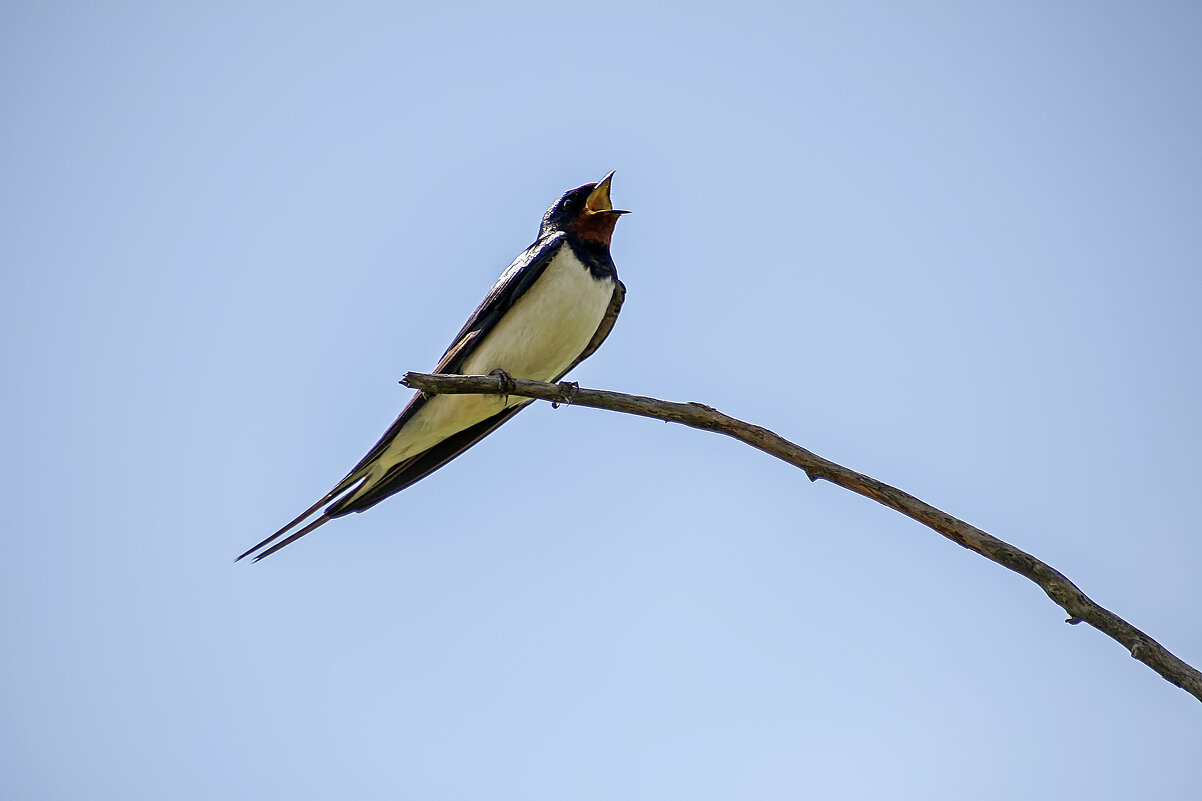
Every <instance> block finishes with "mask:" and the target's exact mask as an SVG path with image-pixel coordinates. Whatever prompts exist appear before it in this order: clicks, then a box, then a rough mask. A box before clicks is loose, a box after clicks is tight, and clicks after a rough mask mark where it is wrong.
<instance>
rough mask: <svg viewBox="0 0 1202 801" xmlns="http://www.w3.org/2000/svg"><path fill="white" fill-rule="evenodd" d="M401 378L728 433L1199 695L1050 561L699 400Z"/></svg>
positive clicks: (1195, 684)
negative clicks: (953, 547) (1041, 601)
mask: <svg viewBox="0 0 1202 801" xmlns="http://www.w3.org/2000/svg"><path fill="white" fill-rule="evenodd" d="M401 383H402V384H405V385H406V386H409V387H413V388H414V389H419V390H421V391H422V392H426V393H429V394H484V395H488V394H509V395H517V396H520V397H523V398H536V399H540V400H545V401H551V402H552V403H555V404H561V403H562V404H573V405H576V406H589V407H592V408H595V409H608V410H610V411H615V412H624V413H626V414H635V415H639V416H641V417H651V418H654V419H656V420H664V421H667V422H672V423H680V424H682V425H686V426H689V427H691V428H699V429H703V430H705V431H715V432H717V433H719V434H725V435H726V436H729V437H733V438H735V439H737V440H739V441H741V442H745V443H747V444H748V445H750V446H752V447H753V448H758V449H759V450H761V451H763V452H764V453H768V454H771V455H772V456H775V457H777V458H778V459H782V460H784V461H786V462H788V463H789V464H791V465H794V466H796V467H800V468H801V469H802V470H804V471H805V473H806V475H807V476H809V478H810V480H811V481H817V480H818V479H823V480H825V481H829V482H831V483H832V484H837V485H838V486H840V487H843V488H844V489H848V490H851V491H852V492H856V493H859V494H860V495H864V496H866V497H868V498H872V499H873V500H874V501H877V502H878V503H881V504H884V505H885V506H888V507H889V508H890V509H895V510H897V511H898V512H901V513H902V514H904V515H906V516H907V517H911V518H913V519H915V520H917V521H918V522H920V523H922V524H923V525H925V526H928V527H930V528H932V529H934V530H935V531H937V532H939V533H940V534H942V535H943V536H945V537H947V538H948V539H950V540H951V541H952V542H954V543H956V544H957V545H962V546H964V547H965V548H968V549H969V550H971V551H976V552H977V553H979V554H980V555H981V556H984V557H985V558H986V559H989V560H991V561H994V562H997V563H998V564H999V565H1002V566H1003V567H1007V568H1009V569H1011V570H1013V571H1014V572H1015V573H1018V574H1019V575H1021V576H1025V577H1026V578H1028V579H1030V580H1031V581H1033V582H1035V583H1036V584H1038V585H1039V587H1040V588H1041V589H1042V590H1043V591H1044V592H1045V593H1047V595H1048V597H1049V598H1051V599H1052V600H1053V601H1055V602H1056V603H1057V604H1059V605H1060V606H1061V607H1062V608H1063V609H1064V610H1065V611H1066V612H1068V615H1069V617H1068V621H1067V622H1068V623H1073V624H1076V623H1081V622H1085V623H1088V624H1089V625H1091V626H1093V627H1094V628H1096V629H1097V630H1098V631H1100V632H1102V633H1103V634H1105V635H1107V636H1109V637H1111V638H1113V639H1115V640H1117V641H1118V642H1119V643H1121V644H1122V645H1123V647H1124V648H1126V649H1127V650H1128V651H1129V652H1130V654H1131V656H1133V657H1134V658H1135V659H1138V660H1139V661H1140V662H1143V663H1144V664H1146V665H1147V666H1148V667H1150V668H1152V669H1153V670H1155V671H1156V672H1157V673H1159V674H1160V675H1161V676H1162V677H1163V678H1164V679H1165V680H1166V681H1168V682H1170V683H1172V684H1175V685H1176V686H1178V687H1180V688H1182V689H1183V690H1185V691H1186V692H1188V693H1189V694H1190V695H1193V696H1194V697H1195V698H1197V699H1199V700H1202V673H1200V672H1199V671H1198V670H1196V669H1195V668H1193V667H1192V666H1190V665H1189V664H1187V663H1186V662H1184V661H1182V660H1181V659H1179V658H1177V657H1176V656H1174V655H1173V654H1172V653H1170V652H1169V651H1168V650H1167V649H1166V648H1165V647H1164V646H1162V645H1161V644H1160V643H1158V642H1156V640H1154V639H1152V638H1151V637H1149V636H1148V635H1147V634H1144V633H1143V632H1142V631H1140V630H1139V629H1137V628H1135V626H1132V625H1131V624H1130V623H1128V622H1127V621H1125V620H1123V619H1122V618H1121V617H1119V616H1118V615H1116V614H1114V613H1113V612H1111V611H1109V610H1108V609H1105V608H1103V607H1101V606H1099V605H1098V604H1096V603H1094V601H1092V600H1091V599H1090V598H1089V596H1087V595H1086V594H1085V593H1083V592H1082V591H1081V590H1080V589H1079V588H1078V587H1077V585H1075V584H1073V582H1071V581H1069V580H1068V578H1067V577H1065V576H1064V575H1063V574H1062V573H1060V572H1059V571H1057V570H1055V569H1054V568H1052V567H1051V566H1050V565H1048V564H1046V563H1044V562H1041V561H1040V560H1038V559H1036V558H1035V557H1034V556H1032V555H1031V554H1029V553H1026V552H1025V551H1023V550H1021V549H1019V548H1016V547H1014V546H1013V545H1010V544H1009V543H1007V542H1003V541H1002V540H999V539H998V538H997V537H994V536H992V535H990V534H987V533H986V532H984V531H982V530H981V529H979V528H977V527H976V526H972V525H969V524H968V523H965V522H964V521H963V520H959V519H957V518H955V517H952V516H951V515H949V514H948V513H946V512H943V511H941V510H939V509H936V508H935V507H934V506H931V505H930V504H928V503H926V502H925V501H922V500H919V499H918V498H915V497H914V496H913V495H910V494H909V493H906V492H902V491H901V490H899V489H897V488H896V487H892V486H890V485H888V484H886V483H884V482H883V481H877V480H876V479H875V478H872V477H871V476H866V475H864V474H863V473H857V472H856V471H855V470H851V469H849V468H846V467H843V466H842V465H839V464H836V463H834V462H832V461H829V460H827V459H824V458H822V457H821V456H818V455H817V454H814V453H811V452H810V451H807V450H806V449H805V448H802V447H800V446H798V445H795V444H793V443H792V442H789V441H788V440H786V439H784V438H783V437H780V436H778V435H777V434H774V433H773V432H771V431H769V430H768V429H766V428H763V427H761V426H757V425H752V424H751V423H745V422H743V421H742V420H736V419H735V418H733V417H730V416H728V415H725V414H723V413H722V412H719V411H717V410H716V409H712V408H710V407H709V406H705V405H703V404H700V403H675V402H672V401H664V400H658V399H656V398H648V397H644V396H641V395H625V394H622V393H619V392H609V391H606V390H597V389H584V388H583V387H577V386H576V385H575V384H572V383H570V382H563V383H561V384H548V383H544V382H542V381H529V380H526V379H521V378H509V377H508V376H505V377H497V376H459V375H432V374H429V373H406V374H405V377H404V379H402V381H401Z"/></svg>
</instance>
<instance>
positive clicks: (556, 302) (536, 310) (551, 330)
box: [369, 245, 615, 483]
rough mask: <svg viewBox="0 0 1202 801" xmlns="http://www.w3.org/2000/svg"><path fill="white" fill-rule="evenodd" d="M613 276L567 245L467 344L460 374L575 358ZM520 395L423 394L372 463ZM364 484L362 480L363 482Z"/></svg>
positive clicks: (553, 365)
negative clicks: (599, 274)
mask: <svg viewBox="0 0 1202 801" xmlns="http://www.w3.org/2000/svg"><path fill="white" fill-rule="evenodd" d="M614 286H615V284H614V279H613V278H610V277H605V278H602V279H597V278H594V277H593V275H592V273H591V272H590V271H589V269H588V267H587V266H586V265H585V264H583V263H582V262H581V261H580V260H579V259H577V258H576V255H575V254H574V253H573V252H572V249H571V248H570V247H568V246H566V245H565V246H563V247H561V248H560V250H559V252H558V253H557V254H556V255H555V257H554V258H553V259H552V260H551V263H550V264H548V265H547V267H546V269H545V270H544V272H543V274H542V275H541V276H539V279H538V280H537V281H536V282H535V283H534V286H532V287H530V288H529V289H527V290H526V293H525V294H524V295H522V297H521V298H519V299H518V301H517V302H516V303H515V304H514V305H513V307H512V308H510V309H509V311H507V312H506V313H505V314H504V315H503V316H502V317H501V319H500V320H498V321H497V323H496V325H494V326H493V329H492V330H491V331H489V332H488V334H487V335H485V336H484V338H483V339H482V340H481V341H480V342H479V343H477V344H476V345H475V348H474V349H473V352H472V354H471V355H470V356H468V357H467V359H465V360H464V362H463V367H462V368H461V372H462V373H463V374H465V375H487V374H489V373H491V372H492V371H493V370H496V369H498V368H499V369H502V370H504V371H505V372H507V373H509V374H510V375H511V376H513V377H514V378H530V379H534V380H536V381H549V380H551V379H553V378H556V377H557V376H559V375H561V374H562V373H563V372H564V371H565V370H567V368H568V365H570V364H571V363H572V362H574V361H575V360H576V357H577V356H579V355H580V354H581V353H582V352H583V351H584V349H585V348H586V347H587V346H588V343H589V342H590V341H592V338H593V334H595V333H596V332H597V328H598V327H599V326H600V325H601V320H602V318H603V317H604V316H605V312H606V310H607V309H608V308H609V303H610V300H611V299H612V298H613V293H614ZM529 402H530V401H529V400H528V399H525V398H516V397H513V398H509V399H508V401H506V400H504V399H502V398H501V397H500V396H497V395H438V396H436V397H433V398H431V399H430V400H428V401H427V402H426V403H425V405H424V406H423V407H422V408H421V409H420V410H419V411H418V412H417V414H415V415H414V416H413V417H412V418H411V419H410V420H409V422H408V423H407V424H406V425H405V427H404V429H403V430H402V431H401V432H400V434H398V436H397V437H396V439H394V440H393V442H392V443H391V445H389V447H388V449H387V450H386V451H385V452H384V453H383V454H382V455H381V458H380V459H379V460H378V461H377V462H376V464H375V465H374V466H373V470H372V472H373V473H375V472H377V471H379V472H382V471H384V470H387V469H388V468H389V467H390V466H392V465H394V464H396V463H397V462H400V461H402V460H404V459H407V458H409V457H410V456H413V455H415V454H418V453H421V452H422V451H424V450H426V449H428V448H430V447H431V446H433V445H435V444H436V443H438V442H440V441H441V440H443V439H445V438H446V437H448V436H450V435H451V434H454V433H456V432H458V431H462V430H464V429H465V428H468V427H469V426H472V425H475V424H476V423H479V422H481V421H482V420H485V419H487V418H489V417H492V416H493V415H494V414H496V413H497V412H499V411H501V410H502V409H503V408H505V406H506V405H508V406H516V405H519V404H524V403H529ZM369 483H370V482H369Z"/></svg>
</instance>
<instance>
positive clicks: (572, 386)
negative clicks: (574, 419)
mask: <svg viewBox="0 0 1202 801" xmlns="http://www.w3.org/2000/svg"><path fill="white" fill-rule="evenodd" d="M559 388H560V389H562V390H566V391H567V393H568V397H567V400H565V401H564V403H566V404H567V405H569V406H571V405H572V401H574V400H576V392H577V391H578V390H579V389H580V385H579V384H577V383H576V382H575V381H560V382H559ZM551 408H552V409H558V408H559V401H552V402H551Z"/></svg>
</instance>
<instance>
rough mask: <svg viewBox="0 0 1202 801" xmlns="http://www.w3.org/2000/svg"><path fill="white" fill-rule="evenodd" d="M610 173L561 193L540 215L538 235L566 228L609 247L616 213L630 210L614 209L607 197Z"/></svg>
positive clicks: (588, 239) (611, 177)
mask: <svg viewBox="0 0 1202 801" xmlns="http://www.w3.org/2000/svg"><path fill="white" fill-rule="evenodd" d="M613 177H614V174H613V173H612V172H611V173H610V174H609V175H607V176H605V177H604V178H602V179H601V180H600V181H598V182H597V183H595V184H585V185H584V186H579V187H576V188H575V189H573V190H571V191H570V192H568V193H567V194H565V195H564V196H563V197H561V198H560V199H559V200H558V201H557V202H556V203H555V205H554V206H552V207H551V208H549V209H547V213H546V214H544V215H543V224H542V228H541V229H539V237H540V238H541V237H544V236H546V235H547V234H551V233H554V232H556V231H567V232H570V233H572V234H575V235H576V236H577V237H579V238H580V239H581V240H583V241H585V242H591V243H595V244H599V245H604V246H606V247H609V242H610V239H612V238H613V235H614V226H615V225H617V222H618V217H620V216H621V215H623V214H629V213H630V212H627V211H621V210H619V209H615V208H614V207H613V203H611V202H610V200H609V184H610V181H612V180H613Z"/></svg>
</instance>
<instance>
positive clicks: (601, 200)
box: [584, 170, 630, 214]
mask: <svg viewBox="0 0 1202 801" xmlns="http://www.w3.org/2000/svg"><path fill="white" fill-rule="evenodd" d="M613 178H614V173H613V171H612V170H611V171H610V173H609V175H606V176H605V177H604V178H602V179H601V180H600V181H599V182H598V183H597V185H596V186H594V187H593V191H592V192H589V193H588V198H587V199H586V200H585V201H584V208H585V209H586V210H588V211H591V212H592V213H593V214H598V213H601V212H605V213H608V214H629V213H630V212H628V211H620V210H618V209H615V208H614V204H613V203H612V202H610V199H609V184H610V182H611V181H612V180H613Z"/></svg>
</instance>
